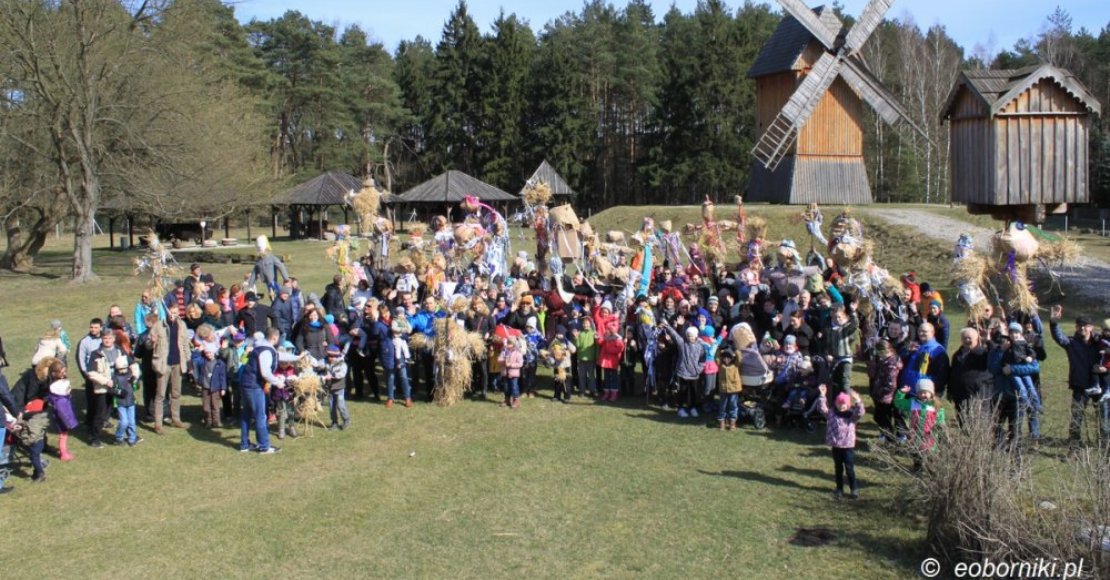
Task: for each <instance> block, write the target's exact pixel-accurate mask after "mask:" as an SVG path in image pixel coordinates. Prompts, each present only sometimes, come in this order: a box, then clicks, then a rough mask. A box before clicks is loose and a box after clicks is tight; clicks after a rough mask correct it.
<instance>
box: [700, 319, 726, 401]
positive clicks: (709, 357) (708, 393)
mask: <svg viewBox="0 0 1110 580" xmlns="http://www.w3.org/2000/svg"><path fill="white" fill-rule="evenodd" d="M701 318H702V315H701V314H699V315H698V319H699V320H700V319H701ZM716 332H717V331H716V329H714V328H713V326H711V325H708V324H706V325H702V326H701V336H700V337H699V340H700V341H701V345H702V347H703V348H704V349H705V373H704V375H703V376H704V377H705V383H704V385H703V388H702V411H705V412H706V413H711V412H713V410H714V409H713V396H714V395H715V394H716V392H717V372H718V371H719V368H720V366H719V365H718V364H717V349H718V348H720V346H721V341H723V340H724V339H725V334H724V333H723V332H722V333H721V335H720V336H718V337H717V338H713V335H714V334H716Z"/></svg>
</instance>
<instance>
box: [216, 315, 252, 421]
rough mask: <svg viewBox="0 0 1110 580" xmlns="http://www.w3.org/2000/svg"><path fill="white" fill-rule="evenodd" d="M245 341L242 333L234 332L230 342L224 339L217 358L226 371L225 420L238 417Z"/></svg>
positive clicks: (245, 350)
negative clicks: (222, 362) (222, 363)
mask: <svg viewBox="0 0 1110 580" xmlns="http://www.w3.org/2000/svg"><path fill="white" fill-rule="evenodd" d="M245 341H246V336H245V335H244V334H243V333H242V332H236V333H235V335H234V336H232V337H231V339H230V340H228V338H227V337H224V339H223V342H221V348H220V352H219V357H220V360H222V361H224V368H225V369H227V389H226V390H225V391H224V398H223V409H224V413H225V415H226V416H225V417H224V418H225V419H226V418H231V417H238V416H239V410H240V409H239V405H240V403H239V374H240V372H239V371H240V368H241V367H242V366H243V363H244V362H246V358H247V346H246V344H245Z"/></svg>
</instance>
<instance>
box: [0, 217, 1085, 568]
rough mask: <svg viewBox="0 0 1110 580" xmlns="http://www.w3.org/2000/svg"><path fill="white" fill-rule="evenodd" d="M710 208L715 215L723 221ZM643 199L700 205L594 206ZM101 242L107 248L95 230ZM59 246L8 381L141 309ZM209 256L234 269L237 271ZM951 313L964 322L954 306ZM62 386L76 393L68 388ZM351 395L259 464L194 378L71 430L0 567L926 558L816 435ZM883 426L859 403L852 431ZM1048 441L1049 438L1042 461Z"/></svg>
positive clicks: (295, 247)
mask: <svg viewBox="0 0 1110 580" xmlns="http://www.w3.org/2000/svg"><path fill="white" fill-rule="evenodd" d="M720 209H721V211H720V217H722V218H726V217H730V216H729V215H728V214H730V213H731V212H730V211H729V209H728V208H726V207H722V208H720ZM645 211H655V212H656V217H657V219H666V218H668V217H670V218H672V219H674V220H675V222H676V224H681V223H685V221H694V220H697V219H698V217H697V208H654V209H651V208H648V209H647V210H645V209H644V208H619V209H614V210H610V211H608V212H603V213H602V214H599V215H598V216H595V218H594V220H593V222H594V223H595V225H596V226H597V227H598V229H600V230H602V231H604V230H605V229H610V228H615V227H623V228H625V229H629V230H631V229H634V228H635V227H636V224H638V223H639V219H640V217H641V216H642V215H643V214H644V212H645ZM749 211H750V212H751V213H758V214H760V215H766V216H767V217H768V218H769V221H770V222H771V237H772V238H774V239H778V238H780V237H787V236H789V237H793V238H794V239H795V240H805V239H807V236H806V234H805V232H804V228H803V227H802V225H801V224H800V222H798V221H796V220H794V219H793V218H792V216H793V215H796V214H797V213H798V208H780V207H766V206H762V207H752V208H750V209H749ZM832 215H835V213H834V210H831V209H829V210H826V216H827V217H828V218H831V216H832ZM868 227H869V229H868V231H869V233H871V234H872V235H875V236H876V237H878V238H879V239H880V240H882V244H881V245H880V248H879V250H878V253H879V261H880V263H882V264H884V265H887V266H888V267H890V268H891V269H892V270H902V269H906V268H908V267H909V266H910V265H911V264H912V265H913V267H914V268H916V269H917V271H918V272H919V274H921V275H922V276H923V278H924V279H933V280H938V281H940V282H941V283H940V284H939V285H940V286H944V287H946V286H947V282H946V281H944V280H943V275H944V272H945V270H946V269H947V252H948V248H946V247H945V248H940V247H921V244H920V239H916V240H915V239H911V238H907V237H904V236H905V234H902V233H899V232H897V231H894V229H893V228H884V227H883V226H882V225H881V224H868ZM514 238H515V236H514ZM514 241H516V239H514ZM98 243H102V244H103V245H105V246H106V245H107V238H106V237H102V238H101V239H98ZM799 246H803V244H801V243H800V244H799ZM804 246H808V244H804ZM324 247H325V245H324V244H322V243H319V242H296V243H290V242H277V243H275V250H276V251H277V252H278V253H280V254H284V255H288V256H289V257H290V260H289V266H290V268H291V269H292V271H293V273H294V275H296V276H298V277H299V278H300V279H301V280H302V282H303V286H304V287H305V288H306V289H308V290H315V291H317V292H321V291H322V289H323V286H324V284H325V283H326V282H327V281H328V280H329V279H330V277H331V275H332V273H333V266H331V265H330V264H329V263H328V262H327V261H326V260H325V259H324V255H323V250H324ZM241 251H245V250H241ZM803 251H804V250H803ZM68 252H69V249H68V247H67V246H66V240H62V242H60V243H55V242H51V244H50V245H49V246H48V248H47V250H46V252H45V254H44V256H43V259H42V260H41V265H42V266H43V271H42V275H40V276H34V277H20V276H14V277H13V276H8V275H5V276H2V277H0V288H2V289H3V292H0V312H3V313H4V316H3V318H0V336H3V338H4V342H5V346H6V347H7V351H8V355H9V358H10V359H11V360H12V361H13V365H14V367H13V368H11V369H7V370H8V372H7V376H8V377H9V379H12V378H13V376H14V375H15V374H16V373H17V372H19V371H20V370H21V369H22V367H23V365H24V364H26V363H25V362H24V361H27V360H28V359H29V357H30V354H31V349H32V347H33V343H34V339H35V337H36V336H37V335H38V333H40V332H41V331H42V330H43V329H45V328H46V326H47V322H48V321H49V320H50V319H51V318H60V319H62V320H63V321H64V322H65V325H66V327H67V329H69V332H70V335H71V336H72V337H73V339H74V341H76V340H77V339H79V338H80V336H81V334H82V333H83V331H84V327H85V323H86V322H87V320H88V319H89V318H90V317H92V316H101V315H103V314H104V313H105V311H106V309H107V305H108V304H110V303H112V302H118V303H120V304H121V305H122V306H123V307H124V310H125V311H127V312H130V311H131V308H132V307H133V304H134V300H135V298H136V297H137V296H138V293H139V291H140V290H141V288H142V286H143V280H142V279H140V278H136V277H132V276H131V275H130V265H129V259H130V258H131V257H133V256H134V255H136V254H122V253H119V252H109V251H107V250H101V249H98V250H97V253H96V266H97V271H98V272H99V273H100V274H101V275H102V278H101V281H100V282H97V283H93V284H88V285H83V286H73V285H71V284H69V283H67V282H65V281H64V279H60V278H52V277H48V276H49V275H50V274H52V273H54V274H56V273H58V272H60V271H63V270H64V267H65V261H66V259H67V258H68ZM942 255H943V256H944V259H941V256H942ZM208 269H209V270H211V271H213V272H214V273H215V274H216V276H217V278H218V279H220V280H224V281H231V280H237V279H239V278H241V276H242V275H243V273H244V271H245V267H244V266H223V265H220V266H211V267H210V268H208ZM951 303H953V304H954V300H953V301H952V302H951ZM953 318H954V320H953V325H954V327H958V324H959V322H960V319H961V315H960V314H959V313H953ZM1062 357H1063V355H1062V352H1061V351H1060V350H1059V349H1058V348H1057V347H1056V346H1055V345H1052V346H1051V347H1050V358H1049V361H1048V364H1047V370H1046V371H1045V375H1046V377H1047V379H1046V383H1047V385H1048V387H1047V399H1048V405H1049V409H1050V416H1049V417H1048V419H1047V420H1046V427H1045V431H1046V434H1047V435H1048V436H1050V437H1056V438H1059V437H1062V436H1063V434H1064V430H1065V423H1064V420H1065V419H1064V414H1065V412H1064V408H1065V397H1066V391H1065V389H1064V388H1063V387H1064V385H1063V382H1062V379H1063V377H1064V376H1065V370H1066V361H1064V359H1063V358H1062ZM864 381H865V377H864V375H863V374H862V372H857V373H856V374H855V375H854V382H855V383H856V384H857V385H860V386H862V385H863V384H864ZM74 399H75V400H76V401H82V400H83V398H82V395H81V394H80V393H75V397H74ZM351 410H352V415H353V426H352V429H351V430H350V431H346V432H327V431H323V430H317V431H316V433H315V435H314V436H313V437H310V438H301V439H298V440H295V441H289V440H286V441H285V442H283V443H284V445H283V447H284V451H283V453H281V454H279V455H276V456H270V457H262V456H258V455H256V454H239V453H237V452H236V450H235V449H236V447H237V441H238V429H224V430H219V431H215V432H213V431H207V430H203V429H200V428H199V421H200V401H199V399H198V398H197V397H195V396H193V395H192V394H190V395H189V396H188V397H186V399H185V411H184V415H185V420H186V421H188V422H190V423H191V424H192V425H193V426H192V427H190V428H189V429H187V430H184V431H182V430H173V429H171V430H168V433H167V434H166V435H164V436H157V435H154V434H153V433H151V432H149V431H147V430H145V429H144V430H143V432H142V435H143V437H145V438H146V442H145V443H144V444H142V445H140V446H139V447H137V448H135V449H128V448H112V447H110V448H106V449H103V450H92V449H90V448H88V447H86V446H85V445H83V444H81V443H77V444H76V445H75V449H74V451H75V453H76V454H77V457H78V458H77V460H76V461H74V462H73V463H70V464H64V465H63V464H61V463H59V462H55V463H54V464H53V465H52V466H51V467H50V469H49V471H48V474H49V477H48V481H47V482H46V483H45V484H44V485H36V486H32V485H31V484H30V482H29V481H28V480H27V479H26V478H15V480H14V484H15V486H16V487H17V490H16V491H15V493H13V494H9V495H7V496H5V497H4V498H3V499H0V502H2V503H3V510H2V513H3V521H4V522H8V526H7V527H8V528H9V530H18V533H17V534H16V535H17V536H18V537H19V538H21V539H20V540H18V541H8V542H0V562H5V563H15V562H18V569H19V572H20V574H21V575H24V576H26V577H39V576H50V577H60V576H77V575H81V576H84V577H110V576H112V577H114V576H138V575H140V574H143V575H146V574H149V573H152V572H158V573H161V574H162V575H165V576H170V577H197V576H201V575H205V576H209V577H226V576H248V575H249V576H252V577H275V576H278V575H285V576H313V577H315V576H324V575H329V576H338V577H351V576H372V577H412V576H419V577H431V576H444V575H447V576H452V577H455V576H457V577H507V576H513V577H519V576H524V575H533V576H540V577H597V576H618V577H628V576H633V575H646V576H651V577H710V576H718V575H722V574H728V573H736V572H738V571H739V572H740V573H741V574H742V575H743V576H745V577H754V578H766V577H779V578H781V577H791V576H793V577H800V578H850V577H851V578H855V577H862V578H891V577H910V576H912V575H914V574H915V573H916V572H915V571H916V568H917V565H918V562H919V561H920V559H921V557H922V555H921V553H920V552H921V540H922V538H923V536H924V530H923V526H922V523H921V522H920V521H919V520H918V519H916V518H915V517H913V516H912V515H907V514H905V513H903V512H902V510H900V509H899V507H898V506H899V501H898V493H899V485H898V484H899V481H898V480H897V479H896V476H894V475H892V474H891V473H889V472H882V471H878V470H876V469H873V468H872V467H871V466H870V465H869V463H868V460H867V455H866V453H861V459H860V464H861V465H860V468H859V470H858V472H859V477H860V479H861V481H862V485H863V488H862V493H863V496H864V500H863V501H860V502H859V503H856V504H849V503H843V504H841V503H834V502H832V501H831V500H830V493H829V492H830V491H831V490H832V461H831V459H830V457H829V453H828V450H827V448H825V447H824V445H823V434H822V433H820V432H819V433H818V434H812V435H808V434H805V433H804V432H800V431H796V430H787V429H781V430H766V431H753V430H751V429H750V428H745V429H744V430H742V431H741V432H739V433H721V432H719V431H717V430H715V429H707V428H705V422H704V421H701V420H679V419H677V418H676V417H675V416H674V415H673V414H662V413H659V412H656V411H653V410H646V409H644V408H642V405H640V404H639V401H622V402H621V403H620V404H618V405H611V404H609V405H598V404H593V403H591V402H586V401H582V400H578V401H576V402H575V404H573V405H570V406H562V405H555V404H552V403H549V402H547V401H546V400H543V399H532V400H525V401H524V403H523V406H522V408H521V409H520V410H518V411H508V410H505V409H502V408H499V407H497V406H496V405H495V404H491V403H479V402H470V401H464V402H462V403H460V404H459V405H457V406H455V407H453V408H449V409H441V408H438V407H435V406H431V405H425V404H417V406H416V407H415V408H413V409H409V410H406V409H403V408H395V409H392V410H386V409H384V408H383V407H382V406H379V405H372V404H370V403H362V402H355V403H352V404H351ZM874 436H875V429H874V425H873V422H872V421H870V419H865V421H864V425H863V426H862V428H861V438H862V439H864V440H867V439H868V438H871V437H874ZM411 452H415V455H414V456H411V457H410V453H411ZM1061 453H1062V450H1061V449H1060V448H1058V447H1055V446H1053V445H1048V446H1045V447H1044V448H1043V450H1042V451H1041V452H1040V457H1041V458H1042V459H1040V461H1041V462H1043V467H1042V469H1046V470H1048V469H1051V466H1052V465H1054V464H1055V463H1054V462H1055V461H1057V458H1058V456H1059V455H1060V454H1061ZM797 527H825V528H829V529H831V530H833V531H834V533H835V534H836V538H835V539H834V540H833V541H832V543H831V544H830V545H828V546H825V547H817V548H805V547H798V546H794V545H792V544H790V543H789V541H788V540H789V538H790V536H791V535H792V534H793V533H794V530H795V528H797ZM9 537H11V534H9ZM5 569H7V567H5ZM140 570H141V571H142V572H139V571H140Z"/></svg>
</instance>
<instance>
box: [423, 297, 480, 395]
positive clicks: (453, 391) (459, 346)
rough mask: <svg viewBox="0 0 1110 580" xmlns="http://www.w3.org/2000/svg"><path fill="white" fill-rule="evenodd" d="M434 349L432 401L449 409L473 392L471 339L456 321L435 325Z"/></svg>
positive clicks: (447, 320) (449, 320)
mask: <svg viewBox="0 0 1110 580" xmlns="http://www.w3.org/2000/svg"><path fill="white" fill-rule="evenodd" d="M435 329H436V336H435V347H434V348H433V349H432V355H433V357H434V358H435V365H436V369H438V373H437V380H436V386H435V390H434V394H433V400H434V401H435V403H436V405H439V406H440V407H450V406H451V405H454V404H455V403H457V402H459V401H460V400H462V398H463V396H464V395H465V394H466V392H467V391H468V390H470V380H471V376H472V373H473V369H472V368H471V364H470V363H471V361H472V360H473V356H472V352H471V345H470V339H469V337H468V336H467V332H466V330H464V329H463V328H462V327H461V326H459V324H458V323H457V322H455V320H454V319H453V318H441V319H439V320H437V321H436V323H435Z"/></svg>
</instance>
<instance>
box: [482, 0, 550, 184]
mask: <svg viewBox="0 0 1110 580" xmlns="http://www.w3.org/2000/svg"><path fill="white" fill-rule="evenodd" d="M485 53H486V54H485V66H484V67H483V68H484V70H485V71H487V72H486V79H485V82H484V83H483V85H482V87H481V88H482V98H481V102H480V106H481V118H480V121H481V124H480V126H479V129H478V135H477V141H478V151H477V158H478V165H479V167H480V175H481V178H482V179H483V180H484V181H486V182H488V183H492V184H494V185H496V186H498V187H500V188H502V189H505V190H512V189H516V188H519V186H520V184H521V183H522V182H523V180H524V179H525V178H526V177H527V175H522V174H523V173H524V172H525V171H527V169H525V165H523V162H524V161H525V160H526V159H527V158H526V156H523V155H522V154H521V152H522V150H523V149H524V138H525V125H524V123H525V110H526V106H527V103H526V100H525V99H526V96H527V95H526V92H525V91H526V88H527V83H528V76H529V74H530V73H531V72H532V68H531V66H532V61H533V59H534V58H535V56H536V39H535V36H534V35H533V34H532V30H531V29H530V28H529V27H528V25H527V24H524V23H522V22H520V21H519V20H518V19H517V17H516V15H509V16H505V14H504V13H502V14H501V15H500V16H499V17H498V18H497V20H496V21H495V22H494V23H493V35H492V37H490V38H489V39H487V41H486V43H485Z"/></svg>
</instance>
